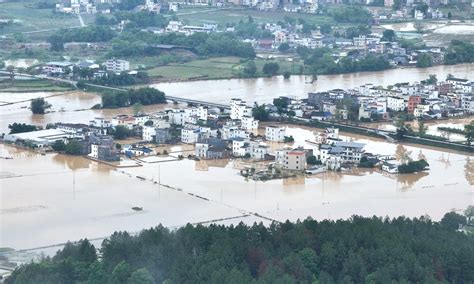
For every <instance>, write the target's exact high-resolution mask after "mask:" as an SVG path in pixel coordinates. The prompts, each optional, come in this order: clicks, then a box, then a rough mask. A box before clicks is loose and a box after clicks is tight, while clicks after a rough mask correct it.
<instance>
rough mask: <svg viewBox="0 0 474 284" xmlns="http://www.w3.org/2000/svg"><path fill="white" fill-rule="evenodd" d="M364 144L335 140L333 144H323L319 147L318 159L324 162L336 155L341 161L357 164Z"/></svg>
mask: <svg viewBox="0 0 474 284" xmlns="http://www.w3.org/2000/svg"><path fill="white" fill-rule="evenodd" d="M364 146H365V144H363V143H356V142H343V141H336V142H335V143H334V145H328V144H323V145H321V147H320V149H319V159H320V160H321V162H323V163H324V164H326V162H327V161H329V160H331V158H332V157H338V158H340V161H341V162H344V163H355V164H357V163H359V162H360V159H361V158H362V154H363V148H364ZM331 161H332V162H335V161H336V160H334V159H332V160H331Z"/></svg>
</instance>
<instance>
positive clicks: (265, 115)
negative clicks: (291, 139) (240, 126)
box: [252, 103, 270, 121]
mask: <svg viewBox="0 0 474 284" xmlns="http://www.w3.org/2000/svg"><path fill="white" fill-rule="evenodd" d="M252 116H253V117H254V118H255V119H258V120H260V121H267V120H268V119H269V117H270V113H269V112H268V111H267V110H266V109H265V105H264V104H262V105H258V104H257V103H255V106H254V107H253V109H252Z"/></svg>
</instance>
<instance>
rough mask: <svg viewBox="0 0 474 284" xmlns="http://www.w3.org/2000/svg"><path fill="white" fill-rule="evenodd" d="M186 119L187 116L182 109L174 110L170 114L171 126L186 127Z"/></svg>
mask: <svg viewBox="0 0 474 284" xmlns="http://www.w3.org/2000/svg"><path fill="white" fill-rule="evenodd" d="M185 117H186V115H185V113H184V110H182V109H173V110H170V111H169V112H168V121H169V122H170V123H171V124H176V125H184V123H185V122H186V121H185Z"/></svg>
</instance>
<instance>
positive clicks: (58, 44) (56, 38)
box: [47, 34, 64, 51]
mask: <svg viewBox="0 0 474 284" xmlns="http://www.w3.org/2000/svg"><path fill="white" fill-rule="evenodd" d="M47 41H48V42H49V44H50V45H51V47H50V49H51V50H52V51H63V50H64V40H63V37H62V36H61V35H59V34H53V35H51V36H49V37H48V39H47Z"/></svg>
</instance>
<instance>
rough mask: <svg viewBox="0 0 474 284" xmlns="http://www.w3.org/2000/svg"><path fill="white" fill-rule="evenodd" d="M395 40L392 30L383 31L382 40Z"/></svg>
mask: <svg viewBox="0 0 474 284" xmlns="http://www.w3.org/2000/svg"><path fill="white" fill-rule="evenodd" d="M395 39H396V35H395V31H394V30H391V29H387V30H384V31H383V37H382V40H385V41H395Z"/></svg>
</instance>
